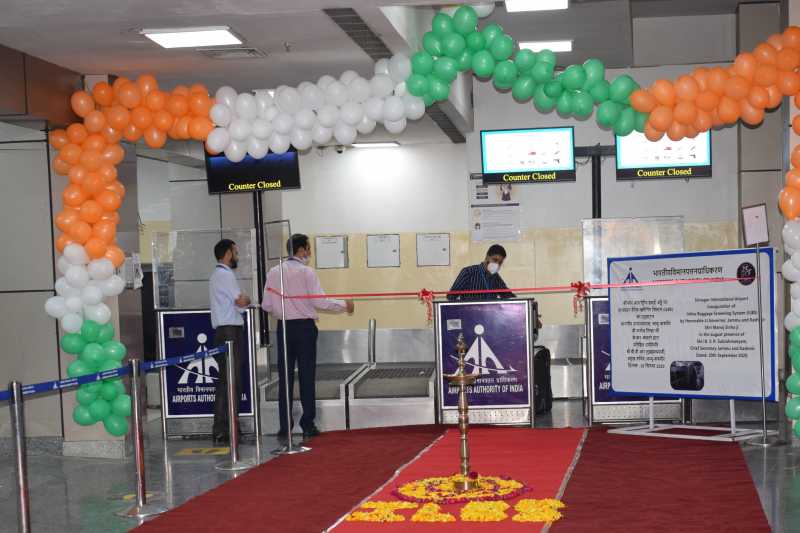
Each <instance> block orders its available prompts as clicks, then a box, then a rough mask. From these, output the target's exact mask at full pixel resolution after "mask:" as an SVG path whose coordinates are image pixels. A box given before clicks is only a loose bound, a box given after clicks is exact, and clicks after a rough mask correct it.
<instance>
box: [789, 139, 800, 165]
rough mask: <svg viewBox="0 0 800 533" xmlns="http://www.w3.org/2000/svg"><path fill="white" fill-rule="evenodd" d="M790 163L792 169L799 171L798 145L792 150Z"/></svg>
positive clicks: (799, 153)
mask: <svg viewBox="0 0 800 533" xmlns="http://www.w3.org/2000/svg"><path fill="white" fill-rule="evenodd" d="M791 162H792V166H793V167H794V168H797V169H800V144H798V145H797V146H795V147H794V148H792V155H791Z"/></svg>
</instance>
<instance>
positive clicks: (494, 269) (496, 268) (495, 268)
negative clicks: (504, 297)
mask: <svg viewBox="0 0 800 533" xmlns="http://www.w3.org/2000/svg"><path fill="white" fill-rule="evenodd" d="M486 270H488V271H489V274H491V275H493V276H494V275H495V274H497V273H498V272H500V265H498V264H497V263H489V264H488V265H486Z"/></svg>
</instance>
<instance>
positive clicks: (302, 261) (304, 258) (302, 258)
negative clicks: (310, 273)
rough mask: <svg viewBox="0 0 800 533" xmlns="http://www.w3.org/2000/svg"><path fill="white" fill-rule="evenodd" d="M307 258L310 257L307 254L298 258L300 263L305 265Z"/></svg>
mask: <svg viewBox="0 0 800 533" xmlns="http://www.w3.org/2000/svg"><path fill="white" fill-rule="evenodd" d="M309 259H310V258H309V257H308V256H305V257H301V258H300V262H301V263H303V264H304V265H307V264H308V260H309Z"/></svg>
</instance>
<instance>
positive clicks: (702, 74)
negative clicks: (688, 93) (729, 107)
mask: <svg viewBox="0 0 800 533" xmlns="http://www.w3.org/2000/svg"><path fill="white" fill-rule="evenodd" d="M692 77H693V78H694V80H695V81H696V82H697V88H698V89H699V90H700V91H705V90H708V69H707V68H706V67H697V68H696V69H694V70H693V71H692Z"/></svg>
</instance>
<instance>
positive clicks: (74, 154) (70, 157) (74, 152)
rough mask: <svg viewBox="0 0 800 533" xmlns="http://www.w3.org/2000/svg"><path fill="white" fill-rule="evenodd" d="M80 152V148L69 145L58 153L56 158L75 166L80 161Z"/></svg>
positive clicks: (75, 145)
mask: <svg viewBox="0 0 800 533" xmlns="http://www.w3.org/2000/svg"><path fill="white" fill-rule="evenodd" d="M81 151H82V150H81V147H80V146H78V145H77V144H72V143H69V144H67V145H66V146H64V148H62V149H61V150H60V151H59V152H58V156H59V157H60V158H61V159H63V160H64V161H66V162H67V163H69V164H70V165H77V164H78V163H79V162H80V160H81Z"/></svg>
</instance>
